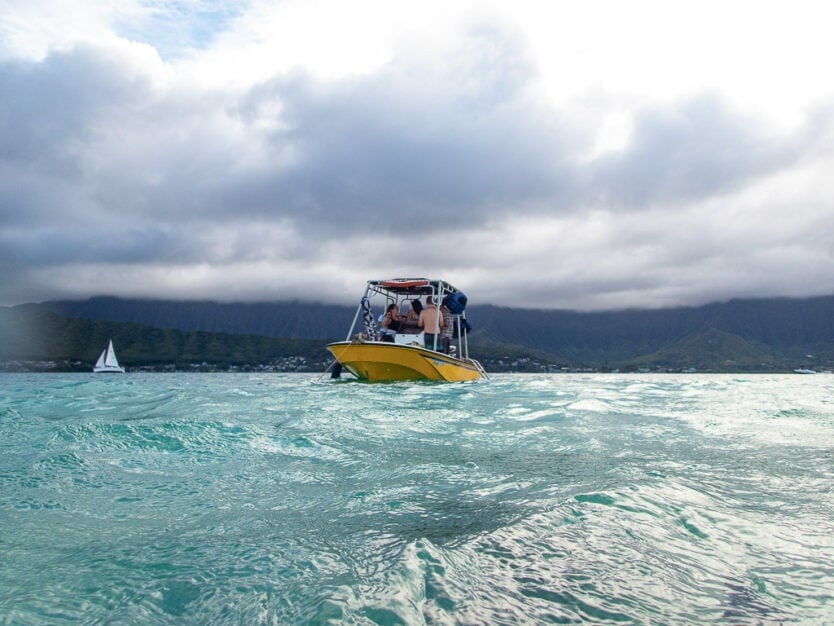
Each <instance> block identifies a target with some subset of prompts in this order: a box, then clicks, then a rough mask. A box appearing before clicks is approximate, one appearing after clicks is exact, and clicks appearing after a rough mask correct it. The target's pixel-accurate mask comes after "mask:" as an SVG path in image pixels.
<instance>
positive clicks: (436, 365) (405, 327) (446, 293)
mask: <svg viewBox="0 0 834 626" xmlns="http://www.w3.org/2000/svg"><path fill="white" fill-rule="evenodd" d="M421 297H428V298H431V299H432V300H433V302H435V303H440V311H441V312H442V315H441V314H438V315H435V316H434V317H435V319H436V320H439V319H440V318H441V317H442V318H443V319H444V320H445V322H446V326H445V328H441V327H440V323H439V321H435V327H434V328H429V329H426V328H420V327H419V326H418V322H417V315H416V314H415V315H414V318H415V319H413V320H411V321H408V320H406V319H405V318H406V316H403V317H402V318H401V320H400V321H399V323H398V324H397V326H398V327H397V328H396V329H394V330H392V329H391V328H385V327H383V326H382V325H381V322H382V319H383V317H384V315H385V312H386V310H387V309H388V308H389V307H390V306H391V305H396V306H397V307H398V308H399V309H400V311H404V310H405V309H407V308H412V307H413V308H412V310H414V309H416V307H417V306H418V305H415V304H413V303H414V301H415V300H417V301H418V303H419V300H420V298H421ZM377 304H379V305H380V307H379V309H377V310H378V311H379V312H380V313H381V315H378V316H377V314H376V311H375V310H374V307H375V305H377ZM465 309H466V295H464V293H463V292H462V291H460V290H458V289H456V288H455V287H453V286H452V285H450V284H449V283H447V282H445V281H443V280H434V279H428V278H393V279H388V280H369V281H368V284H367V287H366V289H365V295H364V296H363V297H362V299H361V300H360V303H359V308H358V309H357V310H356V315H355V316H354V318H353V323H352V324H351V327H350V330H349V331H348V334H347V338H346V339H345V340H344V341H337V342H335V343H331V344H328V346H327V349H328V350H329V351H330V353H331V354H332V355H333V357H334V358H335V361H334V362H333V364H332V366H331V367H332V372H331V375H332V377H333V378H338V377H339V376H340V374H341V372H342V370H343V369H345V370H347V371H348V372H350V373H351V374H353V375H354V376H356V377H357V378H360V379H362V380H367V381H370V382H380V381H397V380H436V381H447V382H460V381H466V380H478V379H480V378H486V377H487V373H486V372H485V371H484V368H483V367H481V364H480V363H478V361H476V360H475V359H471V358H469V344H468V330H469V328H470V327H469V324H468V323H467V321H466V317H465V313H464V311H465ZM415 313H417V311H415ZM357 331H358V332H357ZM427 336H428V338H429V341H428V345H426V337H427Z"/></svg>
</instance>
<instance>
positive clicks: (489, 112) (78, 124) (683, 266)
mask: <svg viewBox="0 0 834 626" xmlns="http://www.w3.org/2000/svg"><path fill="white" fill-rule="evenodd" d="M7 4H8V3H7ZM828 13H829V9H828V8H827V5H826V4H824V3H814V2H800V3H799V4H796V5H791V6H790V7H788V6H783V5H782V4H773V3H758V4H754V3H747V2H739V3H732V4H731V5H726V4H725V3H717V2H711V1H710V2H702V3H672V4H670V3H666V2H649V1H643V0H639V1H637V2H633V3H620V2H602V1H597V2H589V3H582V4H574V5H565V4H563V3H551V4H542V3H539V2H532V1H529V2H528V1H524V0H521V1H519V2H513V3H511V4H510V3H499V2H493V3H488V4H485V3H475V2H471V3H470V2H439V1H438V2H433V1H432V2H427V3H421V5H420V6H419V8H415V7H410V6H408V7H406V6H405V5H395V4H392V3H389V2H382V1H379V2H359V3H350V4H345V3H341V2H336V1H335V0H315V1H313V2H301V1H296V0H290V1H286V2H267V1H261V0H256V1H253V2H250V3H247V4H238V3H232V2H227V1H222V2H214V3H212V2H178V3H173V4H172V3H162V2H151V1H145V2H140V1H138V0H137V1H134V2H127V1H116V0H112V1H110V2H100V3H93V5H91V6H88V4H86V3H53V2H31V3H26V4H25V6H22V7H11V6H6V5H2V4H0V24H2V26H0V37H2V39H0V94H2V95H0V131H2V136H3V137H4V141H3V143H2V145H0V215H1V216H2V224H1V225H0V249H2V250H3V254H2V256H0V272H2V274H3V277H2V278H3V280H2V281H0V302H3V303H14V302H19V301H22V300H27V299H42V298H49V297H58V296H66V295H72V296H84V295H90V294H92V293H102V292H109V293H114V294H119V295H144V296H153V295H159V296H164V297H211V298H217V299H226V300H229V299H259V300H263V299H275V298H282V297H297V296H302V295H304V289H305V285H309V284H315V285H317V286H318V288H319V292H318V293H317V294H315V295H316V296H317V297H320V298H331V299H343V298H348V299H350V300H352V299H354V298H355V293H356V291H358V290H359V289H360V288H361V285H362V283H363V282H364V280H365V279H367V278H369V277H382V276H384V275H395V274H402V275H418V274H433V275H441V276H446V277H448V278H449V279H450V280H452V282H453V283H455V284H457V285H458V286H460V287H462V288H464V289H466V290H467V291H468V292H470V294H471V296H472V297H473V301H488V302H494V303H497V304H508V305H515V306H537V307H562V308H593V309H599V308H622V307H639V306H666V305H677V304H687V303H703V302H707V301H710V300H713V299H726V298H730V297H733V296H753V295H763V296H764V295H768V296H769V295H780V294H786V295H811V294H819V293H829V292H830V291H831V289H832V280H834V271H832V264H831V262H830V261H831V258H832V246H831V244H830V243H828V242H827V238H826V236H825V233H829V232H831V231H832V226H834V224H832V221H834V218H832V217H831V216H832V215H834V210H832V208H834V195H832V193H831V192H829V188H830V185H829V184H828V182H827V174H828V172H830V171H831V167H832V165H834V151H832V149H831V147H830V146H831V145H832V143H831V138H832V134H834V123H832V122H834V97H833V96H832V94H831V91H830V88H829V87H828V86H827V85H828V81H827V72H828V68H827V63H828V62H829V59H830V58H833V57H834V54H832V53H834V50H832V48H834V43H832V41H834V40H832V39H831V38H830V37H828V36H827V33H826V32H825V30H826V25H827V24H828V23H830V22H829V21H826V19H827V18H828V17H830V16H829V15H828Z"/></svg>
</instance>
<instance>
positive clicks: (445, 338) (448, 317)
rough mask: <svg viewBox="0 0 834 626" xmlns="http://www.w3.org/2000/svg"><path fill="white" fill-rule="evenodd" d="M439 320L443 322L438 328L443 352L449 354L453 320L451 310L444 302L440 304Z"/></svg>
mask: <svg viewBox="0 0 834 626" xmlns="http://www.w3.org/2000/svg"><path fill="white" fill-rule="evenodd" d="M440 315H441V316H442V317H441V318H440V320H441V321H442V322H443V323H442V324H441V325H440V326H441V330H440V339H441V340H442V342H443V343H442V346H443V348H442V349H443V352H445V353H446V354H449V350H450V348H451V345H452V330H454V325H455V323H454V320H453V319H452V312H451V311H450V310H449V307H447V306H446V305H445V304H441V305H440Z"/></svg>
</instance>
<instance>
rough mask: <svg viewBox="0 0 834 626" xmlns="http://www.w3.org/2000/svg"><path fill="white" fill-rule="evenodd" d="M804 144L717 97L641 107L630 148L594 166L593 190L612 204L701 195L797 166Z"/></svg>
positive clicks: (646, 203) (618, 206) (616, 206)
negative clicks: (651, 107)
mask: <svg viewBox="0 0 834 626" xmlns="http://www.w3.org/2000/svg"><path fill="white" fill-rule="evenodd" d="M802 147H803V146H800V145H797V143H796V142H795V139H794V138H785V137H778V136H774V135H773V134H772V132H771V131H770V130H769V129H768V127H767V126H766V125H765V124H763V123H762V122H761V120H756V119H755V118H753V117H751V116H747V115H745V114H744V113H743V112H741V111H733V110H732V109H730V108H729V107H728V106H727V105H726V104H725V103H724V102H723V101H722V100H721V99H720V98H719V97H718V96H715V95H710V96H700V97H697V98H693V99H691V100H688V101H685V102H682V103H679V104H678V105H677V106H674V107H667V108H665V109H647V110H643V111H641V112H640V113H639V115H637V117H636V119H635V120H634V128H633V133H632V136H631V139H630V141H629V143H628V145H627V146H626V148H625V149H624V150H623V151H622V152H619V153H616V154H613V155H609V156H604V157H602V158H600V159H598V160H597V161H596V162H595V163H593V164H592V165H591V166H590V167H589V168H588V175H589V176H588V177H589V180H590V189H589V190H588V194H587V195H588V196H590V195H591V193H592V192H591V190H592V189H596V190H598V193H599V200H600V201H601V202H602V204H604V205H605V206H606V207H608V208H612V209H639V208H641V207H642V208H646V207H649V206H652V205H655V204H658V203H667V204H676V203H679V202H682V201H683V202H686V201H692V200H698V199H701V198H705V197H709V196H713V195H715V194H720V193H725V192H728V191H731V190H734V189H737V188H739V187H740V186H743V185H745V184H747V183H749V182H751V181H752V180H755V179H757V178H761V177H763V176H767V175H770V174H772V173H773V172H775V171H778V170H780V169H783V168H785V167H788V166H790V165H792V164H794V163H795V161H796V160H797V159H798V158H799V157H800V156H801V148H802Z"/></svg>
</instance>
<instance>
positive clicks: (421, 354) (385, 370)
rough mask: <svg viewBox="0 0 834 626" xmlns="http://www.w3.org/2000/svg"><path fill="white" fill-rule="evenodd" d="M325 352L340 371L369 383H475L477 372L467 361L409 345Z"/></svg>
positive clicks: (349, 344)
mask: <svg viewBox="0 0 834 626" xmlns="http://www.w3.org/2000/svg"><path fill="white" fill-rule="evenodd" d="M327 349H328V350H329V351H330V353H331V354H332V355H333V357H334V358H335V359H336V361H338V362H339V363H340V364H341V365H342V367H344V368H346V369H347V370H348V371H350V372H351V373H352V374H354V375H355V376H357V377H358V378H361V379H363V380H367V381H370V382H381V381H396V380H437V381H447V382H462V381H466V380H478V379H479V378H481V370H480V369H479V368H478V367H477V365H475V364H473V363H470V362H468V361H462V360H460V359H456V358H454V357H452V356H449V355H448V354H443V353H441V352H435V351H434V350H427V349H425V348H421V347H418V346H413V345H400V344H395V343H388V342H382V341H368V342H358V341H340V342H336V343H331V344H329V345H328V346H327Z"/></svg>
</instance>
